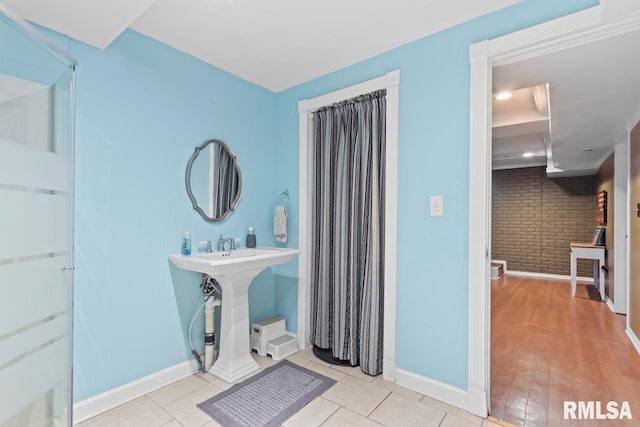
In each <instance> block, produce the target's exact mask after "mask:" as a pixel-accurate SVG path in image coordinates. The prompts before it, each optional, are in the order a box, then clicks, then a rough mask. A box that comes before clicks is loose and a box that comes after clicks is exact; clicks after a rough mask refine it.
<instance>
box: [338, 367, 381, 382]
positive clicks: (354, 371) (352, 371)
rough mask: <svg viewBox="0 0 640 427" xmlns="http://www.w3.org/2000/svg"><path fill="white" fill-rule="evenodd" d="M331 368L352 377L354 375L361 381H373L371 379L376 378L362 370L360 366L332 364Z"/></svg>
mask: <svg viewBox="0 0 640 427" xmlns="http://www.w3.org/2000/svg"><path fill="white" fill-rule="evenodd" d="M331 368H332V369H335V370H336V371H340V372H342V373H345V374H347V375H351V376H352V377H356V378H358V379H360V380H362V381H366V382H368V383H371V382H373V380H375V379H376V378H377V377H372V376H371V375H367V374H365V373H364V372H362V369H360V366H349V365H334V366H332V367H331Z"/></svg>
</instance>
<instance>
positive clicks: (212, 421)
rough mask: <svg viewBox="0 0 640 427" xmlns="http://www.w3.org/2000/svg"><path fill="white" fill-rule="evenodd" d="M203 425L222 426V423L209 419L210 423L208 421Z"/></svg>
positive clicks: (206, 426)
mask: <svg viewBox="0 0 640 427" xmlns="http://www.w3.org/2000/svg"><path fill="white" fill-rule="evenodd" d="M202 427H222V425H221V424H218V423H217V422H215V421H214V420H211V421H209V422H208V423H206V424H205V425H204V426H202Z"/></svg>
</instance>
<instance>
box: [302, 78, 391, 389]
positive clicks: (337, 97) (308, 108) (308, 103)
mask: <svg viewBox="0 0 640 427" xmlns="http://www.w3.org/2000/svg"><path fill="white" fill-rule="evenodd" d="M399 86H400V70H394V71H391V72H388V73H386V74H385V75H383V76H381V77H378V78H375V79H372V80H368V81H365V82H363V83H360V84H356V85H353V86H349V87H347V88H344V89H340V90H336V91H334V92H330V93H327V94H325V95H321V96H318V97H315V98H312V99H303V100H301V101H299V102H298V113H299V198H300V199H299V210H298V212H299V223H298V247H299V248H300V254H299V255H298V330H297V342H298V348H300V349H305V348H309V347H310V345H311V344H310V339H309V335H310V323H311V322H310V310H309V307H310V298H311V295H310V292H309V287H310V284H311V281H310V279H311V211H312V202H313V200H312V195H313V187H312V185H313V184H312V177H311V173H312V171H313V150H311V148H310V144H311V141H312V138H313V134H312V132H313V126H312V115H313V112H314V111H316V110H318V109H319V108H321V107H324V106H327V105H331V104H334V103H337V102H340V101H344V100H347V99H351V98H354V97H356V96H359V95H364V94H367V93H371V92H373V91H376V90H383V89H384V90H386V91H387V94H386V101H387V105H386V151H385V156H386V158H385V162H386V174H385V245H384V253H385V256H384V283H385V285H384V324H383V333H384V339H383V356H382V357H383V362H382V365H383V366H382V376H383V377H384V379H385V380H388V381H395V379H396V288H397V280H396V278H397V262H398V261H397V258H398V255H397V249H398V243H397V242H398V98H399Z"/></svg>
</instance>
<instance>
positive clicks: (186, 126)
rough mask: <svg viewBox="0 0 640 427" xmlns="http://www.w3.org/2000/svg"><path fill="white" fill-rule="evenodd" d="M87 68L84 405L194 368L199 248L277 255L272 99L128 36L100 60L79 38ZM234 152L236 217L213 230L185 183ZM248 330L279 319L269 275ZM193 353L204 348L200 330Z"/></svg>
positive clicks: (78, 354) (81, 74) (79, 190)
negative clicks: (186, 245) (205, 162)
mask: <svg viewBox="0 0 640 427" xmlns="http://www.w3.org/2000/svg"><path fill="white" fill-rule="evenodd" d="M66 47H67V48H68V49H69V51H70V53H71V54H72V55H73V56H74V57H76V59H78V63H79V67H78V73H77V118H76V123H77V131H76V217H75V221H76V267H77V270H76V276H75V277H76V280H75V316H76V317H75V352H74V362H75V401H80V400H83V399H85V398H87V397H90V396H93V395H96V394H98V393H101V392H104V391H106V390H109V389H111V388H113V387H117V386H119V385H122V384H125V383H128V382H131V381H133V380H136V379H138V378H141V377H143V376H145V375H148V374H151V373H153V372H156V371H158V370H161V369H164V368H167V367H169V366H172V365H174V364H176V363H179V362H182V361H184V360H187V359H189V358H190V357H191V356H190V354H189V353H188V351H187V346H186V341H185V338H186V336H185V333H186V328H187V325H188V322H189V320H190V317H191V315H192V314H193V312H194V311H195V309H196V307H197V306H198V304H199V301H200V299H199V289H198V284H199V283H200V277H199V275H198V274H195V273H190V272H184V271H181V270H178V269H176V268H175V267H173V266H172V265H170V263H169V262H168V260H167V255H168V254H171V253H178V252H179V251H180V240H181V237H182V234H183V233H184V231H186V230H190V231H192V233H193V239H194V242H195V241H197V240H204V239H216V238H217V236H218V234H220V233H223V234H224V235H225V236H244V235H245V234H246V230H247V227H249V226H254V227H255V228H256V232H257V235H258V240H259V243H260V244H262V245H273V243H274V242H273V238H272V237H271V232H270V230H271V221H272V220H271V213H270V212H269V210H268V209H265V206H270V205H271V204H272V203H273V202H272V201H273V200H274V193H275V192H276V190H275V189H274V177H275V170H274V168H273V167H272V165H273V164H274V159H275V142H274V141H275V135H276V127H275V125H274V123H275V122H276V116H275V110H274V109H273V105H274V104H275V98H276V96H275V95H274V94H273V93H271V92H269V91H267V90H265V89H262V88H260V87H258V86H255V85H253V84H250V83H248V82H246V81H243V80H241V79H239V78H237V77H234V76H232V75H230V74H228V73H225V72H223V71H220V70H218V69H216V68H214V67H211V66H209V65H207V64H205V63H203V62H201V61H199V60H196V59H194V58H193V57H191V56H188V55H186V54H183V53H181V52H179V51H177V50H175V49H173V48H170V47H168V46H166V45H163V44H161V43H158V42H156V41H154V40H152V39H149V38H147V37H145V36H142V35H140V34H138V33H136V32H133V31H126V32H125V33H124V34H123V35H121V36H120V37H119V38H118V39H117V40H116V41H115V42H114V43H113V44H112V45H111V46H110V47H109V48H108V49H106V50H104V51H102V50H98V49H94V48H92V47H89V46H87V45H84V44H82V43H78V42H76V41H73V40H70V41H68V45H67V46H66ZM210 138H216V139H220V140H223V141H225V142H227V143H228V144H229V146H230V147H231V149H232V150H233V151H234V153H235V154H236V155H237V157H238V162H239V164H240V167H241V168H242V174H243V195H242V198H241V200H240V203H239V205H238V208H237V211H236V212H235V213H234V214H233V215H231V216H230V217H229V218H228V219H227V220H226V221H224V222H222V223H206V222H205V221H204V220H203V219H201V218H200V216H199V215H198V214H197V213H196V212H195V211H194V210H193V209H192V207H191V203H190V202H189V199H188V198H187V195H186V191H185V186H184V173H185V167H186V165H187V161H188V159H189V158H190V156H191V154H192V153H193V150H194V148H195V147H196V146H197V145H199V144H200V143H202V142H203V141H205V140H206V139H210ZM250 298H251V317H252V319H257V318H261V317H264V316H268V315H272V314H273V312H274V310H275V288H274V277H273V273H272V272H270V271H268V272H265V273H263V274H262V275H261V276H259V277H258V279H257V280H256V282H254V284H253V285H252V287H251V295H250ZM198 325H199V326H200V327H198V328H196V332H194V337H197V338H196V340H195V341H196V343H202V338H201V334H200V333H199V331H201V330H202V328H201V322H198Z"/></svg>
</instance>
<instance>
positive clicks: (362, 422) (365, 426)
mask: <svg viewBox="0 0 640 427" xmlns="http://www.w3.org/2000/svg"><path fill="white" fill-rule="evenodd" d="M350 426H353V427H380V424H378V423H377V422H375V421H372V420H370V419H368V418H365V417H363V416H362V415H358V414H356V413H355V412H353V411H350V410H348V409H347V408H340V409H339V410H338V411H337V412H336V413H335V414H333V415H332V416H331V417H330V418H329V419H328V420H327V422H326V423H324V424H322V427H350Z"/></svg>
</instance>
